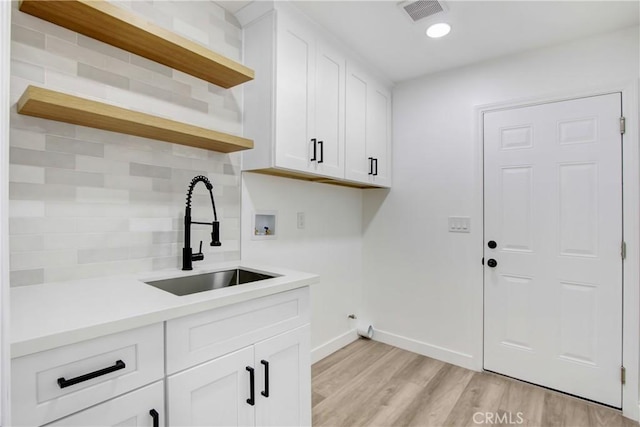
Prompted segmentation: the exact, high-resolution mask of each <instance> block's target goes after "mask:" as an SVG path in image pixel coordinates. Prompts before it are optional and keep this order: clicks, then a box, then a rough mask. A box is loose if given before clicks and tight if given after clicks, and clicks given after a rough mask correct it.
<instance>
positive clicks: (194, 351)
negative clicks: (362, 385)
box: [11, 287, 311, 427]
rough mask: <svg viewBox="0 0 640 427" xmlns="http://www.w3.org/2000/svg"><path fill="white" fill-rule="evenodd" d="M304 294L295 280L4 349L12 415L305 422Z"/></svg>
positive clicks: (20, 419)
mask: <svg viewBox="0 0 640 427" xmlns="http://www.w3.org/2000/svg"><path fill="white" fill-rule="evenodd" d="M309 300H310V295H309V288H308V287H302V288H297V289H292V290H289V291H285V292H280V293H275V294H271V295H267V296H264V297H260V298H255V299H251V300H248V301H244V302H240V303H237V304H231V305H227V306H224V307H220V308H216V309H211V310H205V311H202V312H199V313H194V314H191V315H188V316H184V317H180V318H176V319H172V320H168V321H166V322H165V323H164V324H163V323H156V324H154V325H150V326H145V327H142V328H137V329H132V330H128V331H124V332H120V333H116V334H112V335H107V336H102V337H98V338H95V339H92V340H88V341H83V342H79V343H75V344H71V345H67V346H63V347H59V348H54V349H51V350H47V351H43V352H40V353H34V354H30V355H27V356H23V357H19V358H16V359H13V360H12V374H13V375H12V396H11V399H12V408H13V414H12V417H13V420H12V421H13V422H12V425H14V426H43V425H52V426H147V427H160V426H168V427H187V426H308V425H311V360H310V359H311V349H310V327H309V320H310V301H309ZM165 360H166V363H165ZM165 397H166V402H165ZM165 409H166V411H165Z"/></svg>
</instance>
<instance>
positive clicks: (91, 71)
mask: <svg viewBox="0 0 640 427" xmlns="http://www.w3.org/2000/svg"><path fill="white" fill-rule="evenodd" d="M78 76H80V77H84V78H86V79H89V80H94V81H96V82H99V83H104V84H106V85H109V86H115V87H119V88H122V89H129V79H128V78H127V77H122V76H121V75H119V74H116V73H112V72H110V71H105V70H101V69H99V68H95V67H92V66H91V65H86V64H82V63H78Z"/></svg>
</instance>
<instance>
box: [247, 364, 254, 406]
mask: <svg viewBox="0 0 640 427" xmlns="http://www.w3.org/2000/svg"><path fill="white" fill-rule="evenodd" d="M247 371H249V388H250V392H251V397H250V398H248V399H247V403H248V404H249V405H251V406H253V405H255V404H256V376H255V371H254V369H253V368H252V367H251V366H247Z"/></svg>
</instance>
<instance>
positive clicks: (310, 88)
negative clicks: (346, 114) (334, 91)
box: [264, 12, 316, 171]
mask: <svg viewBox="0 0 640 427" xmlns="http://www.w3.org/2000/svg"><path fill="white" fill-rule="evenodd" d="M277 19H278V26H277V27H278V30H277V49H276V55H277V61H276V64H277V67H278V69H277V72H276V75H277V80H276V129H277V130H276V145H277V147H278V148H277V150H276V156H275V159H276V166H279V167H282V168H288V169H294V170H300V171H306V170H308V171H312V170H313V169H312V167H313V162H312V161H311V158H312V154H313V153H312V152H313V148H314V145H315V144H313V143H312V142H311V138H313V136H312V135H313V132H314V129H313V120H314V116H315V104H314V98H313V96H314V91H315V54H316V50H315V41H314V37H313V34H312V33H311V32H309V31H308V30H307V29H306V28H304V26H302V25H299V24H298V23H296V22H295V20H294V19H292V18H290V17H289V16H288V15H287V14H286V13H283V12H278V17H277ZM267 54H268V53H267V52H265V55H267ZM264 114H268V112H267V111H265V112H264Z"/></svg>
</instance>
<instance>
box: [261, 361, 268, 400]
mask: <svg viewBox="0 0 640 427" xmlns="http://www.w3.org/2000/svg"><path fill="white" fill-rule="evenodd" d="M260 363H262V364H263V365H264V391H261V392H260V394H262V395H263V396H264V397H269V362H267V361H266V360H261V361H260Z"/></svg>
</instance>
